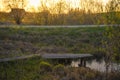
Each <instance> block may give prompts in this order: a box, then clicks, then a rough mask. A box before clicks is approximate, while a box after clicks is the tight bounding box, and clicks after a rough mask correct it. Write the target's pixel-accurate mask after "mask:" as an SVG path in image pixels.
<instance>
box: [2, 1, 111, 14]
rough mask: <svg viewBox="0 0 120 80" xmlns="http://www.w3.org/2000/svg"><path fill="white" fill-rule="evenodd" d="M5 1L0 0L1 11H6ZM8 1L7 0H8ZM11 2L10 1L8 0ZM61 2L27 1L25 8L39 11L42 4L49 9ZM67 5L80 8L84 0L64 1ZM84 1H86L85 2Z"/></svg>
mask: <svg viewBox="0 0 120 80" xmlns="http://www.w3.org/2000/svg"><path fill="white" fill-rule="evenodd" d="M3 1H5V0H0V11H5V5H4V2H3ZM6 1H7V0H6ZM8 1H9V0H8ZM59 1H60V0H27V3H26V4H27V5H26V6H25V7H24V9H25V10H26V11H31V12H32V11H38V10H39V8H40V6H41V5H42V4H45V5H46V6H47V7H49V8H50V7H54V5H55V4H56V3H57V2H59ZM63 1H65V3H66V4H68V5H69V6H70V7H71V8H80V1H82V0H63ZM83 1H84V0H83ZM95 1H97V2H102V3H103V4H104V5H105V4H106V3H107V2H108V1H109V0H95Z"/></svg>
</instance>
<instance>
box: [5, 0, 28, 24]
mask: <svg viewBox="0 0 120 80" xmlns="http://www.w3.org/2000/svg"><path fill="white" fill-rule="evenodd" d="M6 5H7V6H8V7H9V8H10V9H11V13H10V14H11V17H12V18H13V19H14V21H15V23H16V24H21V22H22V19H23V18H24V15H25V10H24V7H25V6H26V0H8V1H7V4H6Z"/></svg>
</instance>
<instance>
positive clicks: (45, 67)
mask: <svg viewBox="0 0 120 80" xmlns="http://www.w3.org/2000/svg"><path fill="white" fill-rule="evenodd" d="M51 71H52V65H51V64H50V63H48V62H44V61H42V62H40V72H41V73H42V74H43V73H47V72H51Z"/></svg>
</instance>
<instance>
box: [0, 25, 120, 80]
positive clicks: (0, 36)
mask: <svg viewBox="0 0 120 80" xmlns="http://www.w3.org/2000/svg"><path fill="white" fill-rule="evenodd" d="M104 31H105V28H104V27H92V28H90V27H84V28H81V27H78V28H60V27H59V28H25V27H19V28H18V27H13V28H0V58H6V57H15V56H21V55H28V54H37V53H94V52H97V51H98V50H99V47H101V38H102V33H103V32H104ZM42 61H43V59H41V58H40V57H35V58H29V59H24V60H16V61H11V62H1V63H0V80H61V79H66V80H84V79H85V80H103V79H105V78H104V77H105V76H104V75H105V73H101V72H97V71H93V70H90V69H86V68H65V69H64V68H63V66H62V67H61V66H57V65H56V66H57V67H56V66H54V65H52V64H51V65H52V67H51V68H52V71H51V72H48V71H43V70H46V69H43V70H42V69H41V68H40V64H41V62H42ZM44 66H45V65H44ZM47 67H49V66H47ZM43 68H44V67H43ZM55 68H58V69H56V70H57V71H55V70H54V69H55ZM41 71H43V72H46V73H45V74H43V73H41ZM111 75H112V77H111ZM119 76H120V73H117V72H116V73H110V74H109V78H108V80H120V78H119Z"/></svg>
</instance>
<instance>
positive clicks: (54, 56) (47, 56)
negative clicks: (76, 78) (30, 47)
mask: <svg viewBox="0 0 120 80" xmlns="http://www.w3.org/2000/svg"><path fill="white" fill-rule="evenodd" d="M91 57H93V56H92V55H91V54H43V55H42V58H44V59H52V60H54V61H55V60H59V61H63V63H64V62H70V61H71V60H75V59H79V60H80V63H79V65H78V66H82V67H86V60H87V59H88V58H91Z"/></svg>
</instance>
